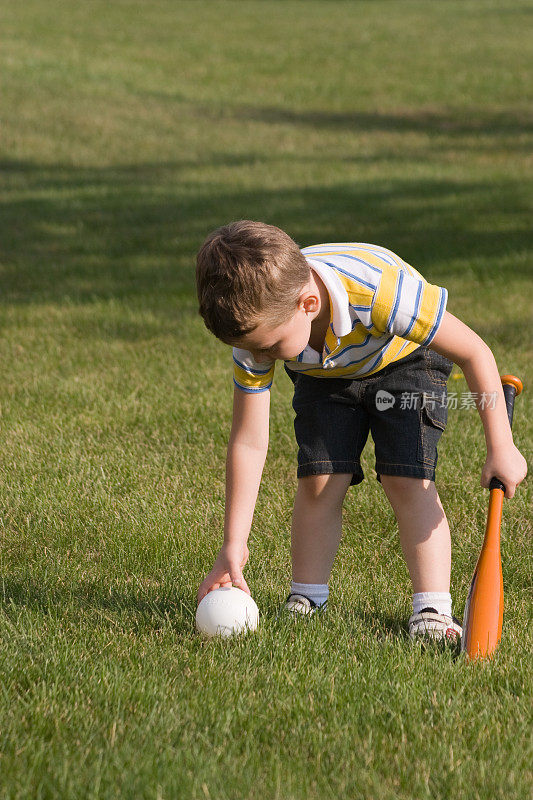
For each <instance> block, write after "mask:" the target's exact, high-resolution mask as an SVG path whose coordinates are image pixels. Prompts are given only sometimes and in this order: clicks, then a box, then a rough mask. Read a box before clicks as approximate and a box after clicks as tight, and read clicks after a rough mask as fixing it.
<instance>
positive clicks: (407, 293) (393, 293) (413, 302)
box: [371, 264, 448, 345]
mask: <svg viewBox="0 0 533 800" xmlns="http://www.w3.org/2000/svg"><path fill="white" fill-rule="evenodd" d="M408 269H409V270H410V271H407V270H408ZM447 300H448V292H447V290H446V289H444V288H443V287H441V286H435V285H434V284H432V283H428V282H427V281H426V280H425V279H424V278H423V277H422V275H420V274H418V273H417V272H416V270H414V269H413V268H412V267H409V265H407V264H406V265H405V268H404V267H402V266H399V265H392V264H391V265H390V266H388V267H387V269H383V271H382V275H381V280H380V283H379V285H378V288H377V290H376V292H375V295H374V300H373V304H372V312H371V316H372V323H373V325H374V327H375V328H376V330H377V331H378V332H379V333H382V334H383V333H390V334H393V335H394V336H400V337H401V338H403V339H409V340H410V341H412V342H417V343H418V344H423V345H428V344H429V343H430V342H431V341H432V339H433V337H434V336H435V334H436V333H437V331H438V329H439V325H440V323H441V321H442V318H443V316H444V312H445V310H446V302H447Z"/></svg>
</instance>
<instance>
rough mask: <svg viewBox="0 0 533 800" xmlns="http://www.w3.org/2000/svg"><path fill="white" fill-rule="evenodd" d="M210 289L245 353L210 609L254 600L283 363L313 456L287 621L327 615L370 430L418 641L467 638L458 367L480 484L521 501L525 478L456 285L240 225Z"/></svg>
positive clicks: (304, 463)
mask: <svg viewBox="0 0 533 800" xmlns="http://www.w3.org/2000/svg"><path fill="white" fill-rule="evenodd" d="M197 288H198V298H199V303H200V313H201V315H202V317H203V318H204V321H205V324H206V326H207V327H208V328H209V330H210V331H212V333H214V334H215V336H217V338H219V339H220V340H221V341H223V342H225V343H226V344H229V345H232V346H233V360H234V382H235V389H234V404H233V424H232V428H231V434H230V439H229V445H228V453H227V461H226V512H225V524H224V543H223V545H222V548H221V550H220V552H219V554H218V557H217V559H216V561H215V564H214V566H213V569H212V570H211V571H210V573H209V574H208V575H207V577H206V578H205V579H204V581H203V582H202V584H201V586H200V588H199V590H198V601H200V600H201V599H202V597H204V596H205V595H206V594H207V593H208V592H209V591H211V590H212V589H215V588H217V587H219V586H229V585H231V584H232V583H233V584H234V585H236V586H238V587H240V588H241V589H243V590H244V591H246V592H248V593H249V589H248V586H247V584H246V581H245V579H244V577H243V574H242V568H243V566H244V565H245V563H246V561H247V560H248V555H249V552H248V547H247V544H246V543H247V540H248V535H249V532H250V527H251V524H252V517H253V512H254V507H255V502H256V499H257V493H258V489H259V484H260V480H261V474H262V470H263V465H264V462H265V457H266V452H267V447H268V427H269V395H270V392H269V389H270V386H271V384H272V377H273V373H274V364H275V361H277V360H282V361H284V362H285V369H286V371H287V374H288V375H289V377H290V378H291V380H292V381H293V383H294V400H293V408H294V411H295V413H296V418H295V422H294V426H295V433H296V439H297V442H298V446H299V452H298V473H297V475H298V489H297V492H296V499H295V503H294V511H293V518H292V532H291V541H292V578H293V581H292V585H291V591H290V594H289V597H288V600H287V603H286V608H287V610H288V611H290V612H292V613H295V614H310V613H313V612H314V611H316V610H317V609H319V608H325V606H326V602H327V598H328V593H329V590H328V581H329V577H330V572H331V568H332V565H333V560H334V557H335V554H336V551H337V548H338V545H339V542H340V537H341V511H342V504H343V500H344V496H345V494H346V491H347V489H348V487H349V486H350V485H353V484H357V483H360V482H361V481H362V480H363V471H362V469H361V464H360V460H359V459H360V455H361V451H362V449H363V446H364V444H365V442H366V439H367V437H368V433H369V431H370V432H371V434H372V438H373V440H374V444H375V451H376V467H375V468H376V472H377V477H378V480H379V481H380V482H381V484H382V486H383V489H384V490H385V494H386V495H387V498H388V499H389V502H390V503H391V505H392V508H393V510H394V513H395V515H396V519H397V521H398V526H399V533H400V541H401V546H402V550H403V554H404V557H405V560H406V563H407V567H408V569H409V573H410V576H411V581H412V584H413V593H414V594H413V615H412V616H411V617H410V619H409V633H410V635H411V636H412V637H416V636H418V635H429V636H430V637H432V638H436V639H453V640H455V641H458V640H459V638H460V636H461V627H460V624H459V622H458V621H457V620H456V619H455V618H454V617H453V616H452V608H451V596H450V564H451V546H450V531H449V527H448V522H447V520H446V515H445V513H444V510H443V508H442V505H441V502H440V499H439V495H438V493H437V490H436V488H435V483H434V478H435V465H436V463H437V442H438V440H439V437H440V435H441V433H442V431H443V430H444V428H445V425H446V413H447V403H446V382H447V379H448V376H449V374H450V371H451V368H452V363H451V362H452V361H454V362H455V363H456V364H458V365H459V366H460V367H461V369H462V370H463V372H464V375H465V378H466V380H467V382H468V386H469V388H470V390H471V392H472V393H475V396H476V398H477V405H478V411H479V414H480V416H481V420H482V422H483V427H484V430H485V439H486V445H487V459H486V462H485V466H484V468H483V472H482V476H481V485H482V486H484V487H488V485H489V482H490V479H491V477H492V476H493V475H495V476H497V477H498V478H500V480H501V481H502V482H503V483H504V485H505V487H506V496H507V497H512V496H513V495H514V492H515V487H516V486H517V485H518V484H519V483H520V482H521V481H522V480H523V478H524V477H525V474H526V464H525V460H524V458H523V457H522V455H521V454H520V452H519V451H518V450H517V448H516V447H515V446H514V444H513V438H512V435H511V430H510V427H509V423H508V420H507V414H506V409H505V401H504V397H503V392H502V388H501V383H500V378H499V374H498V369H497V366H496V363H495V361H494V357H493V355H492V352H491V351H490V349H489V347H488V346H487V345H486V344H485V343H484V342H483V341H482V340H481V339H480V338H479V336H477V335H476V334H475V333H474V332H473V331H472V330H470V328H468V327H467V326H466V325H464V324H463V323H462V322H460V320H458V319H457V318H456V317H454V316H452V315H451V314H449V313H448V312H447V311H446V310H445V308H446V300H447V291H446V289H443V288H440V287H438V286H433V285H431V284H429V283H428V282H427V281H426V280H424V278H423V277H422V276H421V275H420V273H418V272H417V271H416V270H415V269H414V268H413V267H411V266H410V265H409V264H407V263H406V262H404V261H402V259H401V258H399V257H398V256H397V255H395V254H394V253H392V252H390V251H389V250H386V249H385V248H383V247H378V246H375V245H370V244H353V243H348V244H325V245H314V246H312V247H307V248H305V249H303V250H300V249H299V248H298V246H297V245H296V243H295V242H294V241H293V240H292V239H291V238H290V237H289V236H288V235H287V234H285V233H284V232H283V231H281V230H280V229H279V228H275V227H273V226H271V225H266V224H263V223H260V222H251V221H249V220H241V221H240V222H234V223H232V224H230V225H226V226H224V227H222V228H219V229H218V230H216V231H214V232H213V233H212V234H211V235H210V236H209V237H208V238H207V239H206V241H205V242H204V244H203V246H202V248H201V250H200V252H199V254H198V259H197ZM489 398H490V400H488V399H489Z"/></svg>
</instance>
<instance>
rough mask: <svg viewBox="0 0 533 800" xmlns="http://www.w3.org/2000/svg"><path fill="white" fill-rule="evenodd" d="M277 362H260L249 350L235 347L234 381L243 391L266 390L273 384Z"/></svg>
mask: <svg viewBox="0 0 533 800" xmlns="http://www.w3.org/2000/svg"><path fill="white" fill-rule="evenodd" d="M274 367H275V362H274V361H270V362H268V363H267V362H265V363H261V364H258V363H257V361H255V360H254V357H253V356H252V354H251V353H250V352H249V351H248V350H240V349H239V348H237V347H234V348H233V382H234V384H235V386H238V388H239V389H241V390H242V391H243V392H264V391H266V390H267V389H270V387H271V386H272V380H273V378H274Z"/></svg>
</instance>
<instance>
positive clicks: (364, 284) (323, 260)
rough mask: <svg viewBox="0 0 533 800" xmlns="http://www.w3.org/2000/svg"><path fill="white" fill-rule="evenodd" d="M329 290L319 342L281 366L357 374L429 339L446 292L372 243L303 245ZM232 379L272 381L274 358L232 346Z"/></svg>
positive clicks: (261, 385)
mask: <svg viewBox="0 0 533 800" xmlns="http://www.w3.org/2000/svg"><path fill="white" fill-rule="evenodd" d="M302 253H303V255H304V256H305V257H306V259H307V262H308V263H309V266H310V267H311V269H312V270H314V271H315V273H316V274H317V275H318V276H319V277H320V278H321V279H322V281H323V282H324V284H325V286H326V289H327V291H328V295H329V301H330V324H329V327H328V330H327V333H326V337H325V341H324V348H323V350H322V352H321V353H317V352H316V350H313V348H311V347H310V346H309V345H308V346H307V347H306V348H305V349H304V350H303V351H302V352H301V353H300V354H299V355H298V356H296V358H294V359H289V360H288V361H285V365H286V366H287V368H288V369H290V370H293V371H294V372H304V373H305V374H306V375H312V376H313V377H317V378H350V379H352V378H362V377H367V376H368V375H372V374H374V373H375V372H379V370H381V369H383V368H384V367H386V366H388V365H389V364H392V363H393V362H394V361H398V360H399V359H400V358H404V357H405V356H407V355H409V354H410V353H412V352H413V351H414V350H416V348H417V347H419V346H420V345H428V344H429V343H430V342H431V341H432V339H433V337H434V336H435V334H436V332H437V330H438V328H439V325H440V323H441V320H442V317H443V315H444V311H445V308H446V301H447V298H448V292H447V291H446V289H444V288H442V287H440V286H434V285H433V284H431V283H428V282H427V281H426V280H425V279H424V278H423V276H422V275H421V274H420V273H419V272H417V270H416V269H414V267H411V266H410V265H409V264H407V263H406V262H405V261H403V260H402V259H401V258H400V257H399V256H397V255H395V254H394V253H392V252H391V251H390V250H387V249H386V248H384V247H379V246H378V245H373V244H362V243H347V244H320V245H313V246H312V247H306V248H304V249H303V250H302ZM233 362H234V365H233V366H234V381H235V384H236V385H237V386H238V387H239V389H242V390H243V391H245V392H262V391H265V390H266V389H269V388H270V386H271V385H272V379H273V376H274V364H275V362H269V363H267V362H262V363H260V364H259V363H257V362H256V361H255V360H254V358H253V356H252V354H251V353H250V352H249V351H247V350H242V349H239V348H233Z"/></svg>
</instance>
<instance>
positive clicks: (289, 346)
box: [237, 305, 312, 363]
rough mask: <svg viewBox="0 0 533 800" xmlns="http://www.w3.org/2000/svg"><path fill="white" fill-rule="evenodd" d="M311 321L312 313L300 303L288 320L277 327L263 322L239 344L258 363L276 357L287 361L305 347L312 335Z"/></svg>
mask: <svg viewBox="0 0 533 800" xmlns="http://www.w3.org/2000/svg"><path fill="white" fill-rule="evenodd" d="M311 322H312V319H311V318H310V314H309V313H308V312H306V310H305V308H304V307H303V306H302V307H301V306H300V305H299V306H298V308H297V309H296V311H295V313H294V314H293V315H292V317H291V318H290V319H289V320H287V322H282V324H281V325H277V326H276V327H272V325H269V324H268V323H267V322H262V323H260V324H259V325H258V326H257V328H255V329H254V330H253V331H252V332H251V333H248V334H246V336H243V337H242V339H239V341H238V343H237V346H238V347H241V348H242V349H243V350H248V351H249V352H250V353H251V354H252V355H253V357H254V359H255V361H257V362H258V363H262V362H264V361H275V360H276V359H280V360H282V361H287V360H288V359H290V358H296V356H297V355H299V354H300V353H301V352H302V350H304V349H305V347H306V345H307V343H308V341H309V337H310V335H311Z"/></svg>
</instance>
